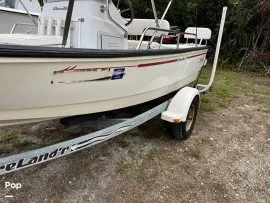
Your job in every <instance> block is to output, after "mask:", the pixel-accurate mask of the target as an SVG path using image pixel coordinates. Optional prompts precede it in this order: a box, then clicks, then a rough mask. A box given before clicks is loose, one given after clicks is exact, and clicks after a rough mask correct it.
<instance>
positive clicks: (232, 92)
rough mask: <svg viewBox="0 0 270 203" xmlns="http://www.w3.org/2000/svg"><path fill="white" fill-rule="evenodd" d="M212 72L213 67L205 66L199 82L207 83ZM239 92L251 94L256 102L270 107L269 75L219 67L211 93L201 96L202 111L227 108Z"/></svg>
mask: <svg viewBox="0 0 270 203" xmlns="http://www.w3.org/2000/svg"><path fill="white" fill-rule="evenodd" d="M210 74H211V68H209V67H207V68H205V69H204V70H203V72H202V74H201V78H200V80H199V83H200V84H207V83H208V81H209V76H210ZM239 94H244V95H246V96H251V97H252V98H253V100H254V101H255V102H259V103H261V104H263V105H264V106H265V107H266V108H267V109H270V99H269V96H270V79H269V77H266V76H259V75H251V74H249V73H243V72H235V71H233V70H230V69H221V68H218V70H217V74H216V78H215V81H214V84H213V86H212V87H211V89H210V91H209V93H208V94H206V95H202V97H201V102H202V104H201V111H204V112H211V111H215V110H216V109H218V108H220V107H223V108H226V107H228V106H229V105H230V102H231V100H232V99H233V98H234V97H237V96H238V95H239Z"/></svg>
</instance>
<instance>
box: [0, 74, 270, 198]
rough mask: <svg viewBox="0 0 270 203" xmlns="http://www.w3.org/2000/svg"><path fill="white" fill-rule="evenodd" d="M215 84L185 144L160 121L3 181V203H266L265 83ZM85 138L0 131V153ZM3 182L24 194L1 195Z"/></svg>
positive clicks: (245, 78) (268, 87)
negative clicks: (171, 135) (170, 133)
mask: <svg viewBox="0 0 270 203" xmlns="http://www.w3.org/2000/svg"><path fill="white" fill-rule="evenodd" d="M217 81H218V82H216V84H215V87H214V88H213V89H212V90H211V92H210V93H209V94H207V95H203V98H202V104H201V106H202V108H201V110H200V113H199V117H198V119H197V123H196V126H195V130H194V133H193V137H191V139H189V140H188V141H186V142H180V141H177V140H175V139H173V138H171V137H170V136H169V135H168V128H167V123H165V122H163V121H161V120H159V119H158V118H157V119H154V120H152V121H150V122H148V123H146V124H144V125H143V126H140V127H139V128H137V129H135V130H133V131H130V132H129V133H127V134H124V135H122V136H119V137H117V138H114V139H112V140H110V141H108V142H105V143H103V144H100V145H97V146H94V147H92V148H89V149H87V150H84V151H81V152H78V153H76V154H73V155H70V156H68V157H65V158H60V159H58V160H54V161H51V162H48V163H45V164H41V165H38V166H34V167H31V168H28V169H24V170H21V171H17V172H14V173H11V174H7V175H4V176H1V177H0V180H1V182H0V191H1V192H0V202H106V203H107V202H117V203H118V202H153V203H157V202H269V201H270V79H269V78H264V77H263V78H262V77H254V76H250V75H247V74H243V73H241V74H240V73H234V72H232V71H220V73H219V74H218V78H217ZM83 133H85V129H77V128H72V127H64V126H62V125H60V124H59V123H58V121H51V122H43V123H39V124H29V125H22V126H16V127H6V128H2V129H0V154H1V156H5V155H7V154H10V153H16V152H18V151H22V150H28V149H32V148H36V147H41V146H44V145H46V144H49V143H54V142H57V141H59V140H61V139H70V138H72V137H75V136H78V135H79V134H83ZM14 148H16V150H15V151H14V150H13V149H14ZM5 182H12V183H21V184H22V188H21V189H18V190H16V189H5ZM5 195H14V197H13V198H5Z"/></svg>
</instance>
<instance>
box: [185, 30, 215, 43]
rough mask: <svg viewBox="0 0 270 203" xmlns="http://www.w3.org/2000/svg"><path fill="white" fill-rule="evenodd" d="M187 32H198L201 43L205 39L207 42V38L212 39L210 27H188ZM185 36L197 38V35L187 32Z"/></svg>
mask: <svg viewBox="0 0 270 203" xmlns="http://www.w3.org/2000/svg"><path fill="white" fill-rule="evenodd" d="M185 32H186V33H191V34H196V33H197V39H199V40H200V42H199V44H202V41H203V40H205V41H206V44H207V40H209V39H211V36H212V31H211V30H210V29H209V28H203V27H197V28H196V27H188V28H187V29H186V30H185ZM184 38H186V39H187V42H188V39H196V36H195V35H189V34H185V35H184Z"/></svg>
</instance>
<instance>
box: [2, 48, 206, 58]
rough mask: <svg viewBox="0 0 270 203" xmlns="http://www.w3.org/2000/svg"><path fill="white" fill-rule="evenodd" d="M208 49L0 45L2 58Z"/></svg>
mask: <svg viewBox="0 0 270 203" xmlns="http://www.w3.org/2000/svg"><path fill="white" fill-rule="evenodd" d="M208 49H209V46H203V47H191V48H182V49H150V50H101V49H82V48H61V47H41V46H23V45H0V57H20V58H25V57H31V58H127V57H141V56H158V55H172V54H182V53H188V52H193V51H200V50H208Z"/></svg>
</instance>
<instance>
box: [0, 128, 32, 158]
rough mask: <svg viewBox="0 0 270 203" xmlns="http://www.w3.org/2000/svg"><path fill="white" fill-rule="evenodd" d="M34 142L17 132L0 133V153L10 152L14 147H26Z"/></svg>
mask: <svg viewBox="0 0 270 203" xmlns="http://www.w3.org/2000/svg"><path fill="white" fill-rule="evenodd" d="M32 144H33V142H31V141H30V140H28V139H27V138H25V136H24V135H20V134H19V133H17V132H11V133H9V134H4V135H0V154H4V153H10V152H11V149H13V148H16V149H18V148H19V149H21V148H26V147H28V146H31V145H32Z"/></svg>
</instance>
